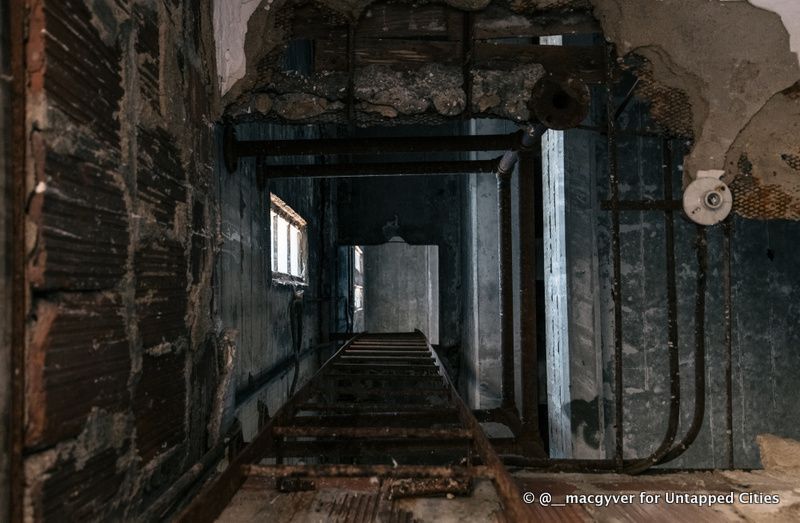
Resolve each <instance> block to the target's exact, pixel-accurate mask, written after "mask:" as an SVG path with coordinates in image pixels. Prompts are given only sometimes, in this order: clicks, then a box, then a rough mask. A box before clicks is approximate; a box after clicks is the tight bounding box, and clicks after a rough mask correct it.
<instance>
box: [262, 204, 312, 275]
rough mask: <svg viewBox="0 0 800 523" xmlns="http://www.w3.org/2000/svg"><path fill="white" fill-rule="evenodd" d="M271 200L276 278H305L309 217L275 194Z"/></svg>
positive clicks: (274, 272) (273, 270)
mask: <svg viewBox="0 0 800 523" xmlns="http://www.w3.org/2000/svg"><path fill="white" fill-rule="evenodd" d="M270 200H271V209H270V224H271V226H272V275H273V279H276V280H289V281H295V282H305V276H306V274H305V272H306V271H305V270H306V221H305V220H304V219H303V218H302V217H301V216H300V215H299V214H297V213H296V212H295V211H294V209H292V208H291V207H289V206H288V205H286V203H285V202H284V201H283V200H281V199H280V198H278V197H277V196H275V195H274V194H270Z"/></svg>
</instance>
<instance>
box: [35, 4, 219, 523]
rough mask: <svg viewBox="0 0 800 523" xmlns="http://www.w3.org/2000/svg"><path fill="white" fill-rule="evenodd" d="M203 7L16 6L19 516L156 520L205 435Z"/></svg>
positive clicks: (206, 444)
mask: <svg viewBox="0 0 800 523" xmlns="http://www.w3.org/2000/svg"><path fill="white" fill-rule="evenodd" d="M210 13H211V8H210V5H209V4H208V3H206V2H201V3H197V2H190V1H188V0H187V1H180V0H175V1H171V2H165V3H150V2H147V3H140V2H136V1H130V2H129V1H110V0H109V1H103V0H100V1H97V0H92V1H88V0H86V1H84V0H66V1H65V0H60V1H50V0H43V1H37V2H32V3H31V11H30V17H29V20H28V31H27V34H28V35H29V40H28V42H27V57H28V63H27V67H28V79H27V80H28V93H27V101H28V108H27V115H28V121H27V126H28V133H27V134H28V136H30V139H29V141H28V142H27V143H26V144H25V146H26V147H27V155H26V156H27V158H28V164H27V181H26V187H27V191H28V195H29V200H28V201H29V202H30V203H29V205H28V207H27V209H26V212H27V216H26V219H27V222H26V231H27V242H26V249H27V260H28V265H27V274H26V278H27V282H28V284H29V293H30V303H31V307H30V310H29V311H28V316H27V317H28V325H27V334H26V376H25V378H26V387H27V394H26V403H27V404H26V420H25V421H26V423H25V451H26V458H25V516H26V519H27V520H31V521H46V520H51V521H53V520H59V521H63V520H74V521H78V520H80V521H94V520H136V519H139V518H141V519H148V520H149V519H155V518H156V515H155V513H153V512H146V511H147V510H159V507H160V508H161V509H163V508H164V506H169V504H170V503H172V502H173V501H175V499H174V498H172V497H170V496H166V499H165V498H164V497H162V495H163V494H165V492H169V491H168V489H169V488H170V487H172V486H173V485H174V483H175V482H176V480H177V479H178V478H180V477H182V475H183V474H184V472H186V471H192V472H190V474H196V473H197V469H193V466H194V465H195V464H196V463H198V462H199V461H200V460H201V458H202V457H203V456H204V454H206V453H207V452H208V451H209V450H210V449H211V447H212V445H213V443H214V441H213V438H212V437H211V431H210V427H211V425H212V424H211V411H212V406H213V400H214V396H215V392H216V386H217V382H218V379H219V377H220V369H218V366H217V365H218V363H217V362H218V360H223V359H224V355H223V354H222V352H221V351H222V349H220V344H219V343H218V340H217V339H216V337H215V336H214V335H213V331H212V324H211V306H210V302H211V267H212V263H211V260H212V259H213V254H214V248H215V239H214V236H215V235H214V231H215V228H216V227H215V223H216V204H215V201H214V198H213V195H212V191H211V188H212V184H213V180H212V178H211V173H212V170H211V164H210V159H211V156H210V155H211V153H212V147H211V143H212V141H211V138H212V137H211V129H210V127H209V124H208V122H209V120H211V119H214V118H215V116H214V114H215V112H216V111H215V109H214V103H215V102H214V100H215V97H214V95H213V93H214V84H213V81H214V66H213V55H211V56H209V55H208V54H207V52H208V51H211V52H212V53H213V44H212V45H209V44H210V42H209V41H208V40H207V39H206V38H205V35H207V34H210V26H211V20H210ZM209 58H211V60H210V61H209ZM177 494H178V495H179V494H181V493H180V492H177ZM175 495H176V492H174V491H172V493H171V496H175ZM165 503H166V504H167V505H165Z"/></svg>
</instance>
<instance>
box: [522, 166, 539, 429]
mask: <svg viewBox="0 0 800 523" xmlns="http://www.w3.org/2000/svg"><path fill="white" fill-rule="evenodd" d="M540 169H541V165H540V164H539V163H538V162H537V161H536V157H535V156H534V155H533V154H532V153H530V152H523V153H520V155H519V194H518V198H519V281H520V288H519V293H520V297H519V311H520V331H519V346H520V354H521V356H520V367H521V369H520V370H521V372H520V379H521V380H522V405H521V407H522V420H523V422H524V423H525V425H526V428H527V434H528V437H530V436H533V437H534V438H536V439H537V440H538V439H539V424H538V420H539V397H538V392H539V387H538V382H539V379H538V378H539V372H538V361H539V358H538V353H539V350H538V347H537V345H536V318H537V311H536V212H537V209H536V200H535V196H536V184H537V183H538V180H539V179H540V176H539V174H540V173H539V172H538V171H540Z"/></svg>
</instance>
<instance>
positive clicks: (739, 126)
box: [593, 0, 800, 179]
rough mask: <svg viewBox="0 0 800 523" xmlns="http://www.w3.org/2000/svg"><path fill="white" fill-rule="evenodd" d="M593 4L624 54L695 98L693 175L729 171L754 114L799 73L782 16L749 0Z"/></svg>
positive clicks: (602, 0)
mask: <svg viewBox="0 0 800 523" xmlns="http://www.w3.org/2000/svg"><path fill="white" fill-rule="evenodd" d="M593 4H594V13H595V16H596V17H597V18H598V19H599V21H600V23H601V25H602V27H603V31H604V34H605V36H606V38H608V39H609V40H610V41H612V42H614V43H615V44H616V45H617V50H618V53H619V55H626V54H628V53H636V54H638V55H641V56H643V57H645V58H647V59H648V60H649V61H650V63H651V65H652V68H653V74H654V77H655V78H656V79H657V80H658V81H660V82H661V83H664V84H666V85H668V86H671V87H675V88H678V89H681V90H682V91H684V92H686V93H687V95H688V96H689V99H690V101H691V104H692V107H693V117H694V121H693V129H694V135H695V145H694V148H693V149H692V151H691V153H690V154H689V156H688V157H687V158H686V165H685V170H684V174H685V176H686V177H687V179H688V178H694V177H695V173H696V171H697V170H699V169H723V168H724V165H725V157H726V154H727V151H728V149H729V148H730V147H731V145H732V144H733V142H734V140H735V139H736V137H737V136H738V135H739V133H740V132H741V131H742V130H743V129H744V128H745V127H746V126H747V125H748V123H749V122H750V120H751V119H752V118H753V116H754V115H755V114H756V113H757V112H758V111H759V110H760V109H761V108H762V107H764V105H765V104H766V103H767V101H768V100H769V99H770V98H772V97H773V96H774V95H775V94H776V93H778V92H780V91H782V90H783V89H786V88H788V87H789V86H791V85H792V84H793V83H795V82H796V81H798V80H799V79H800V65H798V61H797V57H796V56H795V55H794V53H792V51H791V50H790V48H789V34H788V33H787V31H786V29H785V27H784V26H783V24H782V22H781V19H780V17H779V16H778V15H776V14H775V13H773V12H770V11H766V10H763V9H760V8H757V7H754V6H752V5H750V4H748V3H746V2H725V1H722V2H720V1H699V0H662V1H658V2H653V1H651V0H594V1H593ZM788 123H789V122H781V121H776V122H774V124H775V125H776V126H782V125H788Z"/></svg>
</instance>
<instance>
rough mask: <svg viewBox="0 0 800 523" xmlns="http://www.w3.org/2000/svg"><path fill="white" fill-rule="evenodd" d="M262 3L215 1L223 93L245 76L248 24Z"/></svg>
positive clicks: (217, 54)
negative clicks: (245, 44)
mask: <svg viewBox="0 0 800 523" xmlns="http://www.w3.org/2000/svg"><path fill="white" fill-rule="evenodd" d="M260 3H261V0H214V42H215V43H216V59H217V73H218V82H219V88H220V91H221V92H222V94H225V93H227V92H228V90H229V89H230V88H231V86H232V85H233V84H234V83H236V82H237V81H238V80H240V79H241V78H243V77H244V74H245V68H246V65H247V64H246V58H245V55H244V40H245V35H246V34H247V21H248V20H250V17H251V16H252V14H253V12H254V11H255V10H256V9H257V8H258V6H259V4H260Z"/></svg>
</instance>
